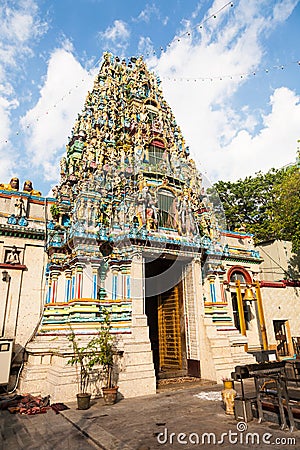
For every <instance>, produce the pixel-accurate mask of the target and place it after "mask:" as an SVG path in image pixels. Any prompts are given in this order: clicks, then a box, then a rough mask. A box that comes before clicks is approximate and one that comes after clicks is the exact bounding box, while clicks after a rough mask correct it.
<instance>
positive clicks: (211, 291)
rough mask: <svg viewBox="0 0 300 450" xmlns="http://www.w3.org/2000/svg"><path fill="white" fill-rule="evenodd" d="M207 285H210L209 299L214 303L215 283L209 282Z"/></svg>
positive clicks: (215, 297) (215, 299)
mask: <svg viewBox="0 0 300 450" xmlns="http://www.w3.org/2000/svg"><path fill="white" fill-rule="evenodd" d="M209 287H210V296H211V301H212V302H214V303H215V302H216V301H217V296H216V288H215V285H214V284H213V283H211V284H210V286H209Z"/></svg>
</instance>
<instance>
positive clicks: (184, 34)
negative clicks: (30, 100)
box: [0, 1, 234, 144]
mask: <svg viewBox="0 0 300 450" xmlns="http://www.w3.org/2000/svg"><path fill="white" fill-rule="evenodd" d="M229 6H230V7H233V6H234V5H233V2H232V1H230V2H228V3H226V4H225V5H223V6H222V7H221V8H220V9H218V10H217V11H215V12H214V13H212V14H211V15H210V16H208V17H206V18H205V19H204V20H202V22H200V23H198V24H197V25H195V26H194V27H192V28H190V29H189V30H188V31H186V32H185V33H183V34H182V35H180V36H178V38H177V40H178V41H180V40H181V39H182V38H184V37H185V36H190V35H191V33H192V31H193V30H194V29H197V28H200V29H201V28H202V27H203V25H204V24H205V23H206V22H207V21H209V20H211V19H216V17H217V15H218V14H219V13H220V12H221V11H223V9H225V8H227V7H229ZM170 46H171V44H168V45H167V46H166V48H167V47H170ZM160 50H161V52H163V51H164V47H162V46H161V47H160ZM153 54H155V51H154V52H153ZM149 55H150V54H149V53H147V54H146V56H149ZM128 59H130V58H128ZM101 60H102V57H101V58H99V60H98V61H96V63H95V64H94V65H93V66H92V67H91V69H90V70H89V73H88V76H87V77H86V78H82V80H81V82H82V83H83V82H85V81H86V80H87V79H88V78H89V76H90V75H91V73H92V71H93V69H95V68H96V66H97V65H98V64H99V63H100V62H101ZM79 87H80V86H79V85H78V84H77V85H76V86H75V89H78V88H79ZM73 92H74V88H73V89H70V90H69V91H68V92H67V93H66V94H65V95H63V96H62V97H61V98H60V99H59V100H58V101H57V102H56V103H55V104H54V105H52V106H50V107H49V108H48V111H46V112H45V113H43V114H41V115H39V117H37V118H36V119H35V120H33V122H32V123H31V124H27V125H26V126H25V129H26V130H28V129H30V127H31V126H32V125H33V123H35V122H38V121H39V120H40V119H41V118H42V117H43V116H44V115H48V114H49V112H50V110H52V108H56V107H57V106H58V105H59V103H61V102H62V101H64V99H65V98H67V97H68V96H69V95H71V94H72V93H73ZM22 131H23V130H22V129H20V130H18V131H16V132H15V133H14V134H13V133H10V136H12V135H14V136H19V135H20V134H22ZM8 142H9V138H4V139H0V144H2V143H8Z"/></svg>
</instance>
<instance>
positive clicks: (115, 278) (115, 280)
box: [111, 271, 118, 300]
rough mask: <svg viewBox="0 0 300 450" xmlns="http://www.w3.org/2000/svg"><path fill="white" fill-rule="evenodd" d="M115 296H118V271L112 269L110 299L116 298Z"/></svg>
mask: <svg viewBox="0 0 300 450" xmlns="http://www.w3.org/2000/svg"><path fill="white" fill-rule="evenodd" d="M117 296H118V272H116V271H113V274H112V292H111V298H112V300H116V299H117Z"/></svg>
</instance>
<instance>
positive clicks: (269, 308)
mask: <svg viewBox="0 0 300 450" xmlns="http://www.w3.org/2000/svg"><path fill="white" fill-rule="evenodd" d="M261 293H262V299H263V308H264V315H265V322H266V329H267V337H268V343H269V345H270V344H271V345H275V344H276V339H275V334H274V327H273V320H288V321H289V324H290V329H291V335H292V336H300V320H299V318H300V288H294V287H286V288H261Z"/></svg>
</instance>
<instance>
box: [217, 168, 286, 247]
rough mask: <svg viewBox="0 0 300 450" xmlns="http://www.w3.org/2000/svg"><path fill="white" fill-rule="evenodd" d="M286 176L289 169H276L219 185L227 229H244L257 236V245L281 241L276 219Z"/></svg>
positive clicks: (218, 183) (218, 190) (218, 189)
mask: <svg viewBox="0 0 300 450" xmlns="http://www.w3.org/2000/svg"><path fill="white" fill-rule="evenodd" d="M286 176H287V171H286V170H285V169H280V170H276V169H272V170H270V171H269V172H267V173H266V174H263V173H262V172H258V173H257V174H256V175H255V176H253V177H252V176H249V177H246V178H245V179H244V180H242V179H239V180H238V181H236V182H230V181H225V182H224V181H219V182H217V183H216V184H215V185H214V189H215V190H216V191H217V193H218V195H219V198H220V202H221V204H222V206H223V209H224V212H225V216H226V222H227V224H226V225H227V229H229V230H232V231H234V230H239V229H241V227H244V229H245V231H247V232H249V233H253V234H254V239H255V241H256V242H260V241H265V240H269V239H278V238H279V233H278V226H277V224H276V223H275V222H276V220H275V216H276V211H277V209H278V193H279V192H280V185H281V183H283V181H284V180H285V179H286ZM285 239H286V240H288V239H287V237H285Z"/></svg>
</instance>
